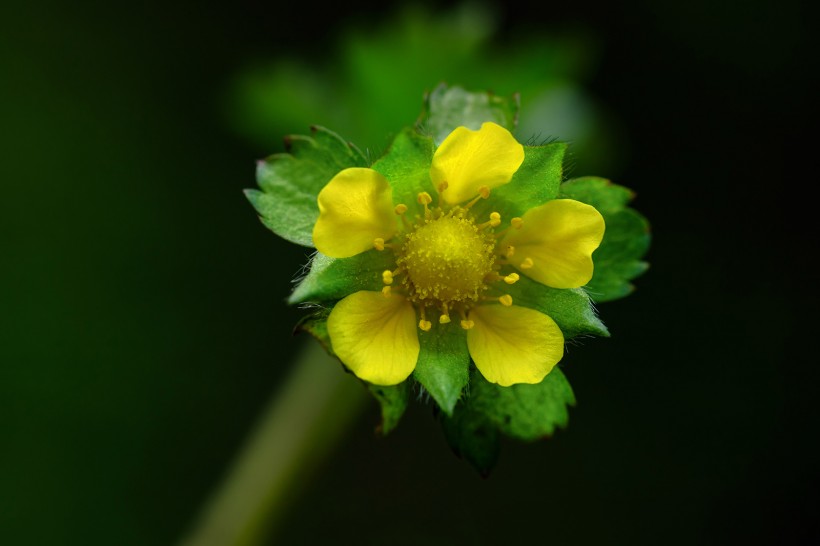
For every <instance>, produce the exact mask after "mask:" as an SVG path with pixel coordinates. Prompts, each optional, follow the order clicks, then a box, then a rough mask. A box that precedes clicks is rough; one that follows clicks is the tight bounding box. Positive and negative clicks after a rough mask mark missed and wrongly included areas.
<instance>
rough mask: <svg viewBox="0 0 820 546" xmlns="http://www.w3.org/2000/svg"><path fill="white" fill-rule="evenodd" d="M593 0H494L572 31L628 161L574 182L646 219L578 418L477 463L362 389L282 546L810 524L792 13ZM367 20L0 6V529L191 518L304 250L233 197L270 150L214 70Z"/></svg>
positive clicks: (338, 10) (365, 14) (63, 534)
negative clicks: (240, 115)
mask: <svg viewBox="0 0 820 546" xmlns="http://www.w3.org/2000/svg"><path fill="white" fill-rule="evenodd" d="M614 4H616V3H609V2H593V3H589V2H584V3H562V4H561V5H558V4H556V3H542V4H541V5H540V7H541V11H536V9H537V7H529V6H520V7H519V8H516V9H518V11H512V10H504V9H502V8H500V7H499V8H498V10H499V11H498V14H499V17H500V21H501V28H502V32H501V34H500V35H499V37H498V40H499V47H502V46H503V43H504V40H505V39H510V37H513V36H515V35H516V34H517V33H522V32H530V33H535V34H538V33H548V32H552V31H556V30H558V31H566V30H568V29H580V30H583V31H584V32H585V33H586V34H585V36H588V37H590V38H589V39H590V40H591V41H592V42H593V46H594V48H595V50H596V51H597V52H598V55H599V61H598V66H597V69H596V70H595V71H594V72H593V73H592V74H591V75H590V77H589V78H588V79H587V80H586V81H585V82H583V84H584V86H585V88H586V89H587V91H588V92H589V93H590V94H591V95H592V96H593V97H595V99H596V100H597V101H599V102H600V104H602V105H604V107H605V108H606V109H607V111H609V112H612V113H613V115H614V117H615V118H616V119H617V123H616V127H617V129H616V130H615V133H616V138H617V140H618V150H619V154H620V155H619V157H618V161H617V162H614V163H612V164H613V165H618V168H617V170H615V171H614V172H596V173H587V172H574V173H573V174H576V175H583V174H597V175H602V176H608V177H612V178H613V179H614V180H615V181H616V182H618V183H620V184H623V185H626V186H629V187H631V188H633V189H634V190H636V191H637V193H638V198H637V200H636V201H635V207H636V208H637V209H639V210H640V211H642V212H643V213H644V214H646V215H647V216H648V217H649V219H650V220H651V222H652V224H653V236H654V239H653V247H652V249H651V251H650V254H649V256H648V259H649V261H650V262H651V263H652V268H651V269H650V271H649V272H648V273H647V274H646V275H645V276H644V277H643V278H640V279H638V281H637V286H638V290H637V291H636V292H635V293H634V294H633V295H632V296H631V297H629V298H627V299H624V300H622V301H618V302H612V303H607V304H602V305H601V306H600V312H601V316H602V318H603V320H604V321H605V323H606V324H607V325H608V326H609V328H610V330H611V331H612V334H613V336H612V338H611V339H606V340H602V339H595V340H588V341H585V342H584V343H583V344H582V345H580V346H575V345H573V346H571V347H570V350H569V353H568V355H567V356H566V358H565V360H564V370H565V372H566V374H567V376H568V378H569V379H570V381H571V382H572V384H573V386H574V389H575V392H576V396H577V398H578V401H579V402H578V406H577V408H575V409H574V410H573V411H572V412H571V416H570V421H571V424H570V427H569V428H568V429H567V430H566V431H563V432H560V433H559V434H558V435H557V436H556V437H554V438H553V439H552V440H549V441H545V442H541V443H537V444H533V445H522V444H517V443H513V442H509V443H506V444H505V445H504V450H503V453H502V457H501V461H500V463H499V465H498V467H497V469H496V471H495V472H494V473H493V474H492V475H491V476H490V478H489V479H486V480H482V479H481V478H479V477H478V475H477V474H476V473H475V472H474V471H473V470H472V469H471V468H470V467H469V466H468V465H467V464H466V463H463V462H461V461H459V460H457V459H456V458H455V457H454V456H453V455H452V454H451V453H450V452H449V450H448V448H447V446H446V444H445V442H444V439H443V437H442V434H441V432H440V430H439V428H438V426H437V424H436V423H435V422H434V421H433V418H432V417H431V412H430V408H429V407H424V406H422V405H420V404H415V405H414V406H413V407H412V408H411V410H410V411H409V413H408V415H407V416H406V419H405V421H404V422H403V423H402V424H401V425H400V426H399V428H398V429H397V430H396V431H395V433H393V434H392V435H391V436H390V437H388V438H386V439H379V438H376V437H374V436H373V434H372V430H373V426H374V425H375V423H376V422H377V410H376V407H375V404H371V406H370V408H369V410H368V413H367V414H366V415H365V416H363V417H362V419H360V421H359V422H358V424H357V425H356V427H355V428H354V430H352V431H351V432H350V433H349V434H348V435H347V436H346V437H345V439H344V441H343V442H342V444H341V445H340V446H339V447H338V449H337V451H336V452H335V453H334V454H333V455H332V456H331V458H330V460H328V461H327V463H326V464H325V465H323V466H322V467H321V468H319V470H318V471H317V473H316V474H315V479H314V480H313V481H312V482H309V483H304V484H303V488H302V490H301V491H299V492H298V494H295V495H294V498H293V501H292V504H291V510H290V513H289V514H288V515H287V518H286V525H285V526H284V528H283V529H282V534H281V535H280V537H279V539H280V540H279V541H277V542H276V543H277V544H322V543H331V542H333V543H341V544H431V545H438V544H442V545H446V544H501V543H504V544H532V543H539V544H541V543H547V544H630V545H634V544H771V543H774V542H776V543H787V544H794V543H796V542H798V540H799V539H804V540H805V539H809V538H812V539H815V540H816V539H818V522H817V513H818V512H817V508H818V502H817V501H818V493H817V486H818V484H819V480H818V471H817V464H816V463H817V458H818V450H817V447H816V442H815V438H816V436H817V427H816V420H817V406H816V404H815V403H814V400H813V398H814V396H815V395H814V393H815V390H816V383H817V381H816V380H817V369H816V360H817V357H816V347H817V343H816V340H815V337H816V335H817V334H816V323H814V322H812V321H811V320H810V318H811V317H813V315H814V314H815V307H816V303H817V298H816V287H815V282H816V278H817V275H816V272H815V271H814V270H812V269H811V266H810V258H811V255H812V254H813V253H814V252H815V251H816V248H817V244H816V241H815V240H814V239H812V238H811V237H810V235H809V233H808V228H809V226H810V225H811V224H812V220H813V219H814V218H815V217H816V212H814V211H812V210H811V209H809V207H808V206H807V205H808V203H807V201H808V198H807V188H809V187H812V186H815V185H816V177H817V174H816V173H817V168H816V161H814V157H815V156H816V151H815V150H813V149H811V148H809V146H808V145H807V144H806V139H807V137H808V136H809V135H810V134H812V133H814V132H816V131H815V130H814V127H813V126H812V125H811V124H810V121H809V118H808V116H807V114H808V108H809V107H810V106H811V105H812V104H813V103H814V102H816V90H814V89H813V88H812V87H810V81H809V80H810V75H811V74H812V73H814V72H815V71H816V59H813V58H811V57H810V55H809V54H808V51H809V45H810V44H809V34H810V31H811V30H812V29H811V25H812V19H811V14H809V13H808V9H807V8H806V6H804V5H802V4H801V3H799V2H797V1H796V0H782V1H778V2H771V3H766V2H756V3H755V2H753V3H747V2H741V1H739V0H732V1H729V2H722V3H714V5H713V3H711V2H706V1H705V0H696V1H694V2H681V3H671V2H670V3H665V4H664V3H661V4H659V3H655V2H630V3H628V4H626V5H619V6H616V5H614ZM300 8H301V11H300ZM381 17H382V13H381V11H379V9H376V8H373V7H372V6H368V5H365V4H357V3H355V2H354V3H352V4H351V3H334V5H333V6H331V7H330V8H328V10H327V11H323V10H320V9H318V8H316V6H314V5H310V6H308V5H304V6H299V5H291V6H290V7H288V8H277V7H276V6H275V3H274V2H255V1H250V0H244V1H240V2H234V3H230V4H225V5H223V6H220V7H211V6H203V5H196V4H193V3H191V4H189V5H184V4H174V5H167V4H166V3H160V2H149V3H120V4H118V5H110V4H108V3H99V4H76V3H71V4H69V3H58V2H26V3H22V2H20V3H4V4H3V7H2V8H0V30H1V32H0V74H2V83H0V135H2V136H1V137H0V144H2V146H1V147H0V158H2V159H0V181H1V182H2V193H0V237H2V246H0V251H1V252H2V256H1V257H0V281H1V283H2V284H0V542H2V543H3V544H9V545H18V544H19V545H55V544H83V545H96V544H100V545H112V544H116V545H123V546H128V545H154V544H157V545H163V544H172V543H174V541H175V540H176V539H177V538H178V537H179V536H180V534H181V533H182V532H183V531H184V530H185V529H186V528H187V526H188V525H189V523H190V521H191V519H192V518H193V516H194V515H195V514H196V513H197V511H198V509H199V507H200V504H201V502H202V501H203V499H204V498H205V497H206V496H207V494H208V492H209V491H210V490H211V489H212V488H213V487H214V486H215V484H216V483H217V480H218V479H219V477H220V476H221V472H222V471H223V470H224V468H225V467H226V465H227V464H228V463H229V461H230V459H231V456H232V455H233V453H234V452H235V449H236V448H237V446H238V445H239V443H240V442H241V440H242V439H243V438H244V436H245V434H246V433H247V431H248V428H249V427H250V426H251V424H252V423H253V420H254V418H255V416H256V415H257V413H258V412H259V410H260V409H261V408H262V406H263V405H264V403H265V401H266V399H267V398H268V396H269V395H270V394H271V393H272V392H273V391H274V390H275V388H276V387H277V385H278V384H279V382H280V381H281V379H282V378H283V377H284V376H285V374H286V372H287V370H288V363H289V360H290V357H291V356H292V355H293V354H294V352H295V350H296V348H297V341H299V340H298V339H297V340H294V339H293V338H292V337H291V335H290V326H291V325H292V324H293V323H294V322H295V321H296V319H297V318H298V316H299V315H300V313H299V312H298V310H294V309H288V308H286V307H285V304H284V302H283V298H284V297H285V296H286V295H287V293H288V290H289V283H290V280H291V278H292V276H293V273H294V272H295V271H296V270H297V268H298V266H299V265H300V264H301V263H303V262H304V259H305V255H306V251H305V250H304V249H301V248H298V247H295V246H291V245H288V244H286V243H284V242H282V241H279V240H277V239H276V238H275V237H274V236H273V235H272V234H270V233H269V232H267V231H266V230H265V229H264V228H263V227H262V226H261V225H260V224H259V223H258V221H257V219H256V217H255V215H254V213H253V211H252V209H251V207H250V206H249V205H248V203H247V202H246V201H245V199H244V197H243V195H242V192H241V190H242V189H243V188H247V187H252V186H253V185H254V164H255V160H256V159H258V158H260V157H262V156H263V155H265V154H267V153H269V152H272V151H276V150H277V149H279V147H280V145H281V143H280V142H278V141H276V142H271V143H270V145H269V146H268V147H266V148H265V149H261V148H257V147H256V146H254V145H250V144H248V143H247V141H245V140H244V139H242V138H240V137H239V136H238V135H237V134H236V133H235V132H232V131H231V130H230V129H229V128H228V127H229V124H228V122H227V121H226V117H227V116H226V113H225V111H226V108H225V103H226V96H227V93H228V89H229V84H230V82H231V81H232V79H233V78H234V77H235V76H236V75H237V74H238V73H239V71H240V70H241V69H242V68H243V67H244V66H246V65H247V63H249V62H251V61H253V60H255V59H269V58H275V57H276V56H277V55H281V54H284V53H287V54H299V55H303V56H304V58H305V59H306V60H308V61H310V60H311V59H313V60H318V59H322V58H325V57H326V56H327V55H329V54H330V52H331V51H332V48H333V44H334V39H335V38H336V36H337V34H338V32H339V29H340V28H343V27H344V25H345V24H346V23H347V22H349V21H359V22H363V24H365V25H372V26H373V27H374V28H376V27H378V25H379V22H380V20H381V19H380V18H381ZM435 83H436V82H431V84H430V85H431V86H432V85H434V84H435ZM418 91H419V100H420V98H421V93H422V92H423V91H424V90H423V89H419V90H418ZM523 99H524V100H526V97H523ZM339 107H341V108H343V107H344V105H341V104H340V105H339ZM412 121H413V120H408V123H409V122H412ZM312 122H313V120H309V119H307V120H305V125H306V126H307V125H308V124H310V123H312ZM546 130H547V132H548V128H546ZM558 136H559V137H560V135H558Z"/></svg>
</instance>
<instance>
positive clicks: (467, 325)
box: [461, 319, 475, 330]
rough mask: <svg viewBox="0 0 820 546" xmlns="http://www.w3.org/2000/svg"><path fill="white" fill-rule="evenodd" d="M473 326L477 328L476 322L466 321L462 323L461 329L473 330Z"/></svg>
mask: <svg viewBox="0 0 820 546" xmlns="http://www.w3.org/2000/svg"><path fill="white" fill-rule="evenodd" d="M473 326H475V322H473V321H472V320H467V319H464V320H462V321H461V327H462V328H464V329H465V330H472V328H473Z"/></svg>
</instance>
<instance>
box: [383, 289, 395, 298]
mask: <svg viewBox="0 0 820 546" xmlns="http://www.w3.org/2000/svg"><path fill="white" fill-rule="evenodd" d="M392 290H393V287H392V286H385V287H384V288H382V295H383V296H384V297H385V298H389V297H390V293H391V291H392Z"/></svg>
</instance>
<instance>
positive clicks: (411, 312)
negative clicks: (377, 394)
mask: <svg viewBox="0 0 820 546" xmlns="http://www.w3.org/2000/svg"><path fill="white" fill-rule="evenodd" d="M327 332H328V334H329V335H330V342H331V345H332V346H333V352H335V353H336V356H338V357H339V359H340V360H341V361H342V362H344V364H345V366H347V367H348V368H350V371H352V372H353V373H354V374H356V376H357V377H358V378H359V379H364V380H365V381H369V382H370V383H374V384H376V385H396V384H397V383H401V382H402V381H404V380H405V379H407V377H408V376H409V375H410V374H411V373H413V370H414V369H415V367H416V361H417V360H418V357H419V336H418V333H417V332H416V311H415V309H413V306H412V305H411V304H410V303H409V302H408V301H407V300H406V299H405V298H404V297H402V296H397V295H395V294H392V295H388V296H385V295H384V294H383V293H382V292H367V291H361V292H356V293H354V294H351V295H349V296H347V297H346V298H345V299H343V300H342V301H340V302H339V303H337V304H336V307H334V308H333V311H331V313H330V316H329V317H328V318H327Z"/></svg>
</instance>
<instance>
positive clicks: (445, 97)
mask: <svg viewBox="0 0 820 546" xmlns="http://www.w3.org/2000/svg"><path fill="white" fill-rule="evenodd" d="M518 108H519V97H518V95H513V96H512V97H510V98H506V97H499V96H496V95H493V94H492V93H487V92H473V91H467V90H465V89H463V88H461V87H458V86H452V87H451V86H448V85H445V84H440V85H438V86H437V87H436V88H435V89H434V90H433V91H432V92H431V93H430V94H429V95H428V96H427V99H426V101H425V110H424V112H423V113H422V116H421V118H420V119H419V122H418V125H419V127H420V128H421V130H422V131H423V132H424V133H426V134H428V135H430V136H432V137H433V141H435V143H436V145H439V144H441V142H442V141H443V140H444V139H445V138H446V137H447V135H449V134H450V133H451V132H453V130H454V129H455V128H456V127H460V126H464V127H467V128H468V129H472V130H474V131H475V130H478V129H479V128H481V124H482V123H484V122H486V121H492V122H495V123H497V124H498V125H501V126H502V127H506V128H507V129H508V130H509V131H513V130H514V129H515V125H516V122H517V119H518Z"/></svg>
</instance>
